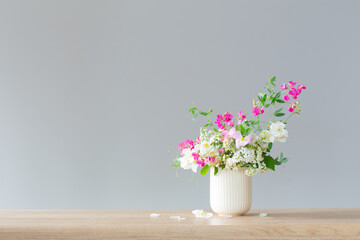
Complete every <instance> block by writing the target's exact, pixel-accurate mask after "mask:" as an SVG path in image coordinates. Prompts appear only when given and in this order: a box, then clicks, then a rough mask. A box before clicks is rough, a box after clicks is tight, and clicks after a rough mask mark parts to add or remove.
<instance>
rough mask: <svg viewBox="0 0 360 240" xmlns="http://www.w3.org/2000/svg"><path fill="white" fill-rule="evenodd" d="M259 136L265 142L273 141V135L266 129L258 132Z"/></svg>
mask: <svg viewBox="0 0 360 240" xmlns="http://www.w3.org/2000/svg"><path fill="white" fill-rule="evenodd" d="M260 138H261V140H262V141H264V142H267V143H269V142H274V141H275V137H274V135H273V134H272V133H271V132H270V131H268V130H264V131H262V132H261V133H260Z"/></svg>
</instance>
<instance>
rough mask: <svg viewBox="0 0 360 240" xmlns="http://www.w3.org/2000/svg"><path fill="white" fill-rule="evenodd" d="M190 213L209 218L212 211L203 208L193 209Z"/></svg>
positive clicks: (197, 216)
mask: <svg viewBox="0 0 360 240" xmlns="http://www.w3.org/2000/svg"><path fill="white" fill-rule="evenodd" d="M192 213H193V214H194V215H195V217H196V218H211V217H212V216H213V214H212V213H208V212H206V211H204V210H198V209H196V210H194V211H192Z"/></svg>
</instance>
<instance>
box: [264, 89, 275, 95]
mask: <svg viewBox="0 0 360 240" xmlns="http://www.w3.org/2000/svg"><path fill="white" fill-rule="evenodd" d="M266 89H267V90H268V91H269V93H271V94H274V93H275V92H274V91H273V90H272V89H271V88H266Z"/></svg>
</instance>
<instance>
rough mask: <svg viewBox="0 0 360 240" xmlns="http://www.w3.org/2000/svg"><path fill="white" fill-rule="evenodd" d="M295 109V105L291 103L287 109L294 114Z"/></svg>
mask: <svg viewBox="0 0 360 240" xmlns="http://www.w3.org/2000/svg"><path fill="white" fill-rule="evenodd" d="M295 108H296V103H292V104H291V105H290V107H289V109H288V110H289V112H291V113H292V112H294V111H295Z"/></svg>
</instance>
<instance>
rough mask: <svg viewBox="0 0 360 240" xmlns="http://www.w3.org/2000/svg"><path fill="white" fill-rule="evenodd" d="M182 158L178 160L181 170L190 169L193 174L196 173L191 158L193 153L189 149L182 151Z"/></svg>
mask: <svg viewBox="0 0 360 240" xmlns="http://www.w3.org/2000/svg"><path fill="white" fill-rule="evenodd" d="M182 152H183V154H184V156H183V157H181V158H179V160H180V166H181V167H182V168H183V169H191V170H193V172H195V173H196V170H197V167H198V166H197V164H196V163H195V159H194V157H193V155H192V154H193V151H192V150H191V149H189V148H186V149H184V150H183V151H182Z"/></svg>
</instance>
